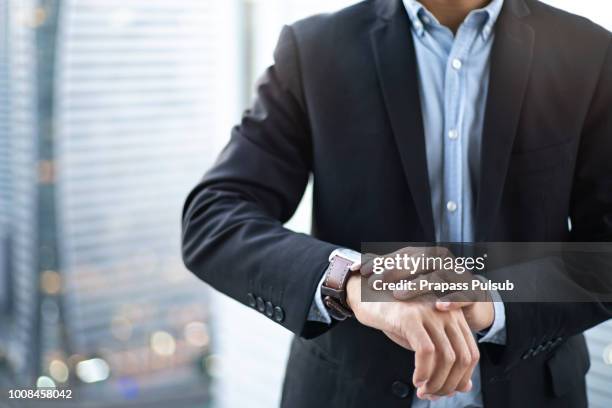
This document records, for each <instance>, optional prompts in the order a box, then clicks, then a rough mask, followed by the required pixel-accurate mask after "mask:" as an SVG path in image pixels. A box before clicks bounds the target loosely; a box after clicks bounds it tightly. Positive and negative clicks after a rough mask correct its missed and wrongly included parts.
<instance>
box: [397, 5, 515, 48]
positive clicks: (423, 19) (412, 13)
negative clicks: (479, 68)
mask: <svg viewBox="0 0 612 408" xmlns="http://www.w3.org/2000/svg"><path fill="white" fill-rule="evenodd" d="M403 2H404V7H405V8H406V11H407V12H408V17H409V18H410V21H411V22H412V28H413V30H414V31H415V33H416V34H417V35H418V36H419V37H420V36H422V35H423V34H424V32H425V26H426V25H428V24H430V23H433V24H439V23H438V21H437V20H436V18H435V17H434V16H433V15H432V14H431V12H430V11H429V10H427V9H426V8H425V7H424V6H423V5H422V4H421V3H420V2H419V1H417V0H403ZM503 5H504V0H492V1H491V2H490V3H489V4H487V6H486V7H484V8H481V9H477V10H472V11H471V12H470V13H469V14H468V16H467V17H466V21H467V20H469V19H472V18H474V17H475V16H477V15H481V14H485V15H486V17H487V18H486V20H485V23H484V24H483V25H482V27H481V34H482V37H483V39H485V40H486V39H488V38H489V36H490V35H491V33H492V32H493V27H494V26H495V23H496V22H497V18H498V17H499V14H500V13H501V9H502V6H503Z"/></svg>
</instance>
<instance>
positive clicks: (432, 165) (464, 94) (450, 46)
mask: <svg viewBox="0 0 612 408" xmlns="http://www.w3.org/2000/svg"><path fill="white" fill-rule="evenodd" d="M403 1H404V6H405V8H406V11H407V13H408V17H409V18H410V21H411V25H412V40H413V42H414V47H415V52H416V57H417V61H418V75H419V78H418V79H419V91H420V98H421V110H422V114H423V126H424V132H425V146H426V153H427V170H428V174H429V185H430V189H431V202H432V205H433V217H434V224H435V229H436V230H435V232H436V240H437V241H438V242H472V241H473V240H474V219H475V205H474V203H475V193H476V187H477V186H478V183H479V177H480V176H481V175H480V174H479V170H480V168H479V165H480V146H481V141H482V130H483V124H484V115H485V108H486V101H487V93H488V87H489V71H490V55H491V49H492V46H493V41H494V37H495V33H494V26H495V23H496V21H497V18H498V16H499V13H500V12H501V9H502V5H503V0H492V1H491V2H490V3H489V4H488V5H487V6H486V7H485V8H482V9H478V10H473V11H472V12H470V13H469V14H468V16H467V17H466V18H465V20H464V21H463V23H462V24H461V26H460V27H459V29H458V30H457V32H456V34H453V32H452V31H451V30H450V29H449V28H447V27H445V26H443V25H441V24H440V23H439V22H438V20H437V19H436V18H435V17H434V16H433V14H432V13H431V12H429V11H428V10H427V9H426V8H425V7H424V6H423V5H422V4H421V3H419V2H418V1H416V0H403ZM409 40H410V39H406V41H409ZM321 283H322V281H321ZM320 287H321V284H319V290H318V291H317V294H316V295H315V299H314V302H313V305H312V308H311V311H310V314H309V320H313V321H323V322H331V319H330V317H329V314H328V313H327V311H326V310H325V307H324V306H323V304H322V301H321V296H320ZM492 297H493V300H494V305H495V321H494V323H493V325H492V326H491V328H490V329H489V331H488V332H487V334H486V335H485V336H484V337H482V338H481V339H480V340H479V341H480V342H492V343H497V344H505V338H506V332H505V310H504V307H503V303H502V302H501V299H500V297H499V294H498V293H492ZM472 383H473V388H472V391H471V392H469V393H458V394H456V395H455V396H454V397H447V398H441V399H439V400H437V401H426V400H420V399H418V398H417V397H416V395H415V396H414V399H413V402H412V408H446V407H483V402H482V393H481V379H480V370H479V368H478V367H477V368H476V369H475V370H474V374H473V376H472Z"/></svg>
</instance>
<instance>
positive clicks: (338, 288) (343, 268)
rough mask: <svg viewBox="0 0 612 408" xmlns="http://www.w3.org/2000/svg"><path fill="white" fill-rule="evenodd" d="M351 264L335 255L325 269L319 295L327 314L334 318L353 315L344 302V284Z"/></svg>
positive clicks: (344, 317)
mask: <svg viewBox="0 0 612 408" xmlns="http://www.w3.org/2000/svg"><path fill="white" fill-rule="evenodd" d="M351 265H353V262H352V261H350V260H348V259H345V258H342V257H341V256H339V255H335V256H334V257H333V258H332V259H331V261H330V263H329V266H328V267H327V270H326V271H325V280H324V281H323V285H322V286H321V295H322V296H323V303H324V304H325V307H327V310H328V311H329V314H331V315H332V317H333V318H334V319H336V320H344V319H346V318H347V317H351V316H352V315H353V313H352V312H351V309H350V307H349V306H348V303H347V302H346V284H347V283H348V280H349V277H350V276H351Z"/></svg>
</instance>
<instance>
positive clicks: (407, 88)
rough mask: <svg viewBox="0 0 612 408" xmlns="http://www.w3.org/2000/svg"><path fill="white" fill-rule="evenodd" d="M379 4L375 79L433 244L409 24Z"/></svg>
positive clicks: (396, 9) (393, 6) (387, 4)
mask: <svg viewBox="0 0 612 408" xmlns="http://www.w3.org/2000/svg"><path fill="white" fill-rule="evenodd" d="M379 4H381V5H382V12H381V18H380V19H379V20H378V23H377V25H376V26H375V27H374V28H373V29H372V32H371V41H372V47H373V51H374V56H375V60H376V68H377V74H378V79H379V82H380V87H381V89H382V93H383V97H384V102H385V107H386V110H387V114H388V116H389V120H390V123H391V128H392V131H393V136H394V137H395V142H396V144H397V148H398V150H399V155H400V159H401V162H402V167H403V170H404V174H405V176H406V180H407V182H408V186H409V188H410V193H411V195H412V198H413V200H414V205H415V207H416V210H417V212H418V215H419V218H420V220H421V224H422V227H423V231H424V232H425V240H426V241H428V242H432V241H435V233H434V222H433V213H432V207H431V194H430V189H429V177H428V173H427V156H426V151H425V136H424V131H423V119H422V115H421V101H420V97H419V88H418V75H417V61H416V54H415V51H414V44H413V42H412V34H411V32H410V21H409V18H408V16H407V15H406V12H405V10H404V9H403V6H402V4H401V2H399V1H396V0H394V1H391V0H389V1H384V2H383V1H380V2H379ZM400 6H401V8H400Z"/></svg>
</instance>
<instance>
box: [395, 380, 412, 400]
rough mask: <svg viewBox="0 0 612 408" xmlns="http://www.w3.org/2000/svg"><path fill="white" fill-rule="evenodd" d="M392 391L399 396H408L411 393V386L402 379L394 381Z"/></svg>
mask: <svg viewBox="0 0 612 408" xmlns="http://www.w3.org/2000/svg"><path fill="white" fill-rule="evenodd" d="M391 392H392V393H393V395H395V396H396V397H397V398H402V399H403V398H406V397H407V396H408V395H410V387H409V386H408V385H406V384H405V383H403V382H401V381H393V384H391Z"/></svg>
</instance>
